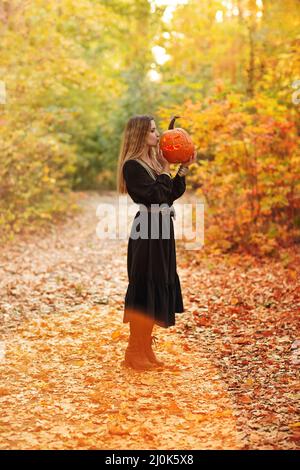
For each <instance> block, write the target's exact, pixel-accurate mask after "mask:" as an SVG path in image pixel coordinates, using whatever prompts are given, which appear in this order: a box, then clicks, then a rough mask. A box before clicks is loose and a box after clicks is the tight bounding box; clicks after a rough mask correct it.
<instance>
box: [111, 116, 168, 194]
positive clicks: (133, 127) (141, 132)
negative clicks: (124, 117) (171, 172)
mask: <svg viewBox="0 0 300 470" xmlns="http://www.w3.org/2000/svg"><path fill="white" fill-rule="evenodd" d="M152 120H154V118H153V117H152V116H150V115H148V114H138V115H136V116H133V117H131V118H130V119H129V121H128V122H127V124H126V127H125V130H124V133H123V136H122V142H121V147H120V152H119V159H118V169H117V191H118V192H119V193H121V194H122V193H124V194H126V193H127V188H126V182H125V180H124V177H123V166H124V163H125V162H126V161H127V160H138V159H140V158H141V156H142V155H143V152H144V150H145V146H146V136H147V132H149V130H150V129H151V121H152ZM149 152H150V153H149V157H150V159H151V163H152V167H153V168H154V170H155V171H156V172H157V173H158V174H160V173H161V172H162V171H163V167H162V165H161V163H160V162H159V160H158V157H159V154H158V146H157V147H156V148H153V147H151V148H150V149H149Z"/></svg>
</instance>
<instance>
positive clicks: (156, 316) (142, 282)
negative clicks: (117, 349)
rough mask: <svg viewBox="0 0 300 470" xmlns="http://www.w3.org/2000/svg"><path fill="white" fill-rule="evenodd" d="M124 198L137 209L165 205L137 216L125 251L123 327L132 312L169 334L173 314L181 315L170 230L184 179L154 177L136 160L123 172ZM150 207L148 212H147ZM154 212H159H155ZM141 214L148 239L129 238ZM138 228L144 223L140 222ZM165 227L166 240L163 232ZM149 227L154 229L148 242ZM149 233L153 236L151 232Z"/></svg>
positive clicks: (174, 249)
mask: <svg viewBox="0 0 300 470" xmlns="http://www.w3.org/2000/svg"><path fill="white" fill-rule="evenodd" d="M123 175H124V179H125V182H126V187H127V192H128V194H129V196H130V197H131V198H132V200H133V201H134V202H135V203H137V204H143V205H144V206H147V207H150V206H151V204H157V205H158V204H164V205H165V207H166V208H167V210H166V212H158V213H154V214H153V212H147V211H145V209H144V206H143V207H142V208H141V207H140V210H139V211H138V212H137V213H136V215H135V217H134V220H133V224H132V228H131V232H130V237H129V241H128V249H127V272H128V280H129V284H128V288H127V292H126V296H125V306H124V317H123V323H127V322H129V321H130V315H131V312H142V313H143V314H145V315H147V316H150V317H151V318H152V320H154V323H155V324H157V325H159V326H161V327H163V328H168V327H170V326H172V325H175V313H181V312H184V307H183V300H182V294H181V286H180V281H179V277H178V274H177V270H176V247H175V238H174V225H173V220H172V217H173V212H172V209H174V208H173V207H171V206H172V204H173V201H175V199H178V198H179V197H180V196H181V195H182V194H183V193H184V192H185V189H186V183H185V176H179V175H178V174H176V176H175V177H174V178H171V177H170V176H168V175H167V174H157V173H156V172H155V171H154V170H153V168H151V167H150V166H149V165H147V164H146V163H145V162H141V161H140V160H139V161H137V160H127V161H126V162H125V164H124V166H123ZM166 205H167V206H166ZM151 207H153V206H151ZM156 207H158V206H156ZM141 211H142V214H144V216H145V217H146V218H148V228H147V235H148V236H147V238H145V237H144V238H141V237H138V238H137V237H136V235H134V237H132V234H133V231H134V232H135V233H136V232H139V231H141V217H140V215H141ZM142 223H143V222H142ZM167 223H168V224H169V225H168V227H169V235H168V238H166V236H165V235H163V226H166V224H167ZM151 224H152V225H153V224H154V225H156V228H157V226H158V231H159V235H158V237H157V232H156V235H155V237H156V238H157V239H155V238H151V237H152V234H151ZM152 233H153V232H152Z"/></svg>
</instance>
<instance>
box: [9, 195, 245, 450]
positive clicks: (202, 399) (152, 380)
mask: <svg viewBox="0 0 300 470" xmlns="http://www.w3.org/2000/svg"><path fill="white" fill-rule="evenodd" d="M114 198H115V195H114V194H113V193H107V194H105V195H101V196H99V195H97V194H95V193H91V194H89V195H87V196H86V198H84V199H82V200H81V202H80V204H81V205H82V207H83V212H82V213H81V214H79V215H78V216H76V218H75V220H72V219H71V220H69V221H68V222H67V223H66V224H64V225H60V226H59V227H56V228H53V230H52V232H51V233H49V234H47V235H46V236H45V235H43V236H42V237H41V236H39V235H37V236H34V237H33V236H31V237H29V238H28V239H27V240H23V241H22V242H21V241H18V242H17V243H14V244H12V245H11V246H10V247H9V248H8V249H7V250H6V251H5V253H3V254H2V256H1V260H0V276H1V277H0V279H1V310H2V324H1V331H2V338H1V339H2V341H1V343H0V345H1V349H0V353H1V358H0V372H1V377H2V380H1V386H0V402H1V408H2V413H1V419H0V448H1V449H240V448H243V445H244V444H243V442H242V440H241V439H240V434H239V432H238V431H237V426H236V418H235V410H234V403H233V400H232V397H231V396H230V394H229V393H228V392H227V387H226V383H225V382H224V381H222V378H221V376H220V374H219V371H218V368H217V367H216V366H215V365H214V364H213V362H212V360H211V358H210V353H209V351H208V349H206V348H205V345H204V344H201V342H199V340H198V339H196V338H195V339H193V338H192V337H190V338H189V339H187V338H186V336H185V335H184V334H183V331H184V324H185V323H186V322H189V321H192V318H191V317H192V314H191V312H190V311H187V312H185V313H184V314H183V315H178V321H177V325H176V326H175V327H172V328H170V329H168V330H164V329H161V328H157V329H156V331H155V334H156V335H157V336H158V337H159V345H158V349H157V354H158V356H159V357H161V358H162V359H163V360H165V362H166V363H168V364H169V367H168V368H166V369H165V370H163V371H151V372H150V371H147V372H143V373H141V372H135V371H132V370H128V369H124V368H123V367H122V366H121V361H122V359H123V356H124V350H125V347H126V342H127V337H128V325H124V324H123V323H122V314H123V301H124V295H125V291H126V287H127V272H126V250H127V240H100V239H99V238H98V237H97V235H96V225H97V223H98V220H97V217H96V209H97V206H98V204H99V203H100V202H109V201H111V200H112V199H114ZM177 246H178V250H180V243H179V244H178V245H177ZM189 272H190V269H189V268H188V267H181V266H180V262H179V261H178V273H179V276H180V278H181V280H182V283H183V285H184V284H185V283H188V279H189Z"/></svg>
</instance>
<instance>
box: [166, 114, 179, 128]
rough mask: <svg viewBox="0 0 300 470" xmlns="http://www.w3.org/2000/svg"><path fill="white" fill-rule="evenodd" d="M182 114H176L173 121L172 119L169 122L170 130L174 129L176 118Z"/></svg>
mask: <svg viewBox="0 0 300 470" xmlns="http://www.w3.org/2000/svg"><path fill="white" fill-rule="evenodd" d="M179 118H180V116H174V117H173V118H172V119H171V121H170V124H169V127H168V130H171V129H174V124H175V121H176V119H179Z"/></svg>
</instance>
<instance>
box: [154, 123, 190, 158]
mask: <svg viewBox="0 0 300 470" xmlns="http://www.w3.org/2000/svg"><path fill="white" fill-rule="evenodd" d="M178 118H180V116H174V117H173V118H172V120H171V122H170V124H169V128H168V130H167V131H165V132H163V134H162V135H161V137H160V140H159V148H160V149H161V151H162V153H163V156H164V158H165V159H166V160H168V162H170V163H185V162H187V161H188V160H189V159H190V158H191V157H192V156H193V154H194V151H195V146H194V144H193V142H192V139H191V137H190V136H189V134H188V133H187V132H186V131H185V130H184V129H182V128H181V127H176V128H175V129H174V123H175V121H176V119H178Z"/></svg>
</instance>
